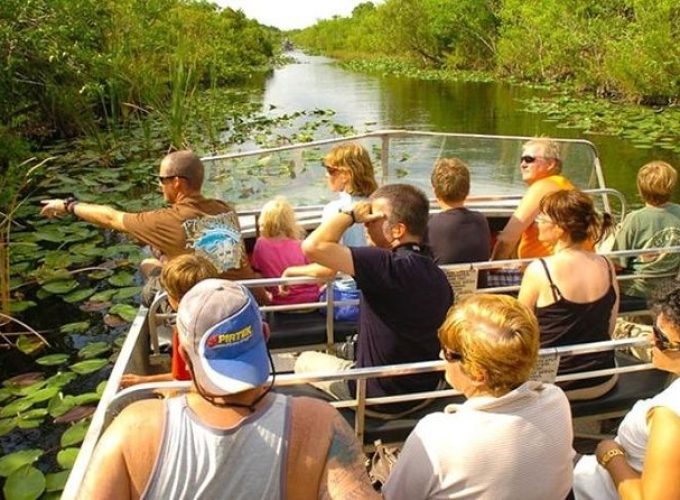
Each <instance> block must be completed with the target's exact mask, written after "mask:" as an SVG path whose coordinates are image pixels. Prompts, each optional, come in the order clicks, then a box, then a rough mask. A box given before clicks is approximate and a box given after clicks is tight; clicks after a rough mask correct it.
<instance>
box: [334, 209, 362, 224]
mask: <svg viewBox="0 0 680 500" xmlns="http://www.w3.org/2000/svg"><path fill="white" fill-rule="evenodd" d="M338 213H340V214H345V215H349V216H350V217H351V218H352V224H356V222H357V219H356V217H354V209H353V208H351V207H350V208H340V209H338Z"/></svg>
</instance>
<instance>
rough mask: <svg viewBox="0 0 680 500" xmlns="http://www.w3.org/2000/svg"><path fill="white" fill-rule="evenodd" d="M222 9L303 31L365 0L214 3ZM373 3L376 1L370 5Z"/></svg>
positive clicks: (220, 0) (234, 0) (218, 0)
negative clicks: (230, 9) (320, 20)
mask: <svg viewBox="0 0 680 500" xmlns="http://www.w3.org/2000/svg"><path fill="white" fill-rule="evenodd" d="M214 1H215V2H216V3H217V4H218V5H220V6H222V7H231V8H232V9H236V10H238V9H241V10H242V11H243V13H244V14H245V15H246V16H247V17H249V18H251V19H255V20H257V21H259V22H260V23H262V24H266V25H268V26H276V27H277V28H280V29H282V30H290V29H295V28H306V27H307V26H311V25H312V24H314V23H316V22H317V21H318V20H319V19H329V18H331V17H333V16H335V15H340V16H343V17H344V16H349V15H350V14H351V13H352V9H354V7H356V6H357V5H359V4H360V3H362V2H365V1H366V0H214ZM374 3H377V2H374Z"/></svg>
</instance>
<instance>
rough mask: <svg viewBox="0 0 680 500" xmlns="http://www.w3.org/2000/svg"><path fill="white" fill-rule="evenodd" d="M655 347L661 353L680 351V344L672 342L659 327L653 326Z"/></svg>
mask: <svg viewBox="0 0 680 500" xmlns="http://www.w3.org/2000/svg"><path fill="white" fill-rule="evenodd" d="M652 332H653V334H654V347H656V348H657V349H658V350H660V351H680V342H673V341H671V340H670V339H669V338H668V336H667V335H666V334H665V333H664V331H663V330H662V329H661V328H659V327H658V326H657V325H653V326H652Z"/></svg>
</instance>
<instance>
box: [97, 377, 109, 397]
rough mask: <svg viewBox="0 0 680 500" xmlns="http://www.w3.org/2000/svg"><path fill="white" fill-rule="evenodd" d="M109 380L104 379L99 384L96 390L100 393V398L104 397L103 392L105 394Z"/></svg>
mask: <svg viewBox="0 0 680 500" xmlns="http://www.w3.org/2000/svg"><path fill="white" fill-rule="evenodd" d="M107 382H108V381H107V380H102V381H101V382H99V384H97V388H96V389H95V392H96V393H97V394H98V395H99V397H100V398H101V397H102V394H104V391H105V390H106V383H107Z"/></svg>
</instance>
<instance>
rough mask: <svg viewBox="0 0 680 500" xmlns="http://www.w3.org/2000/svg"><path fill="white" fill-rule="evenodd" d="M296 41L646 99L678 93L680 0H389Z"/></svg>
mask: <svg viewBox="0 0 680 500" xmlns="http://www.w3.org/2000/svg"><path fill="white" fill-rule="evenodd" d="M293 38H294V41H295V42H296V43H298V44H299V45H302V46H303V47H306V48H308V49H311V50H314V51H318V52H323V53H327V54H332V55H335V56H340V57H357V56H358V57H367V56H370V57H375V56H376V55H377V56H391V57H395V56H396V57H399V58H402V59H404V60H410V61H414V62H417V63H419V64H421V65H422V66H427V67H433V68H443V69H466V70H470V69H472V70H480V69H482V70H486V71H490V72H493V73H496V74H499V75H504V76H512V77H515V78H517V79H521V80H526V81H534V82H555V81H568V82H571V83H573V84H575V85H576V86H577V88H579V89H582V90H588V91H594V92H596V93H597V94H598V95H606V96H615V97H620V98H625V99H626V100H630V101H635V102H642V103H655V104H656V103H659V104H668V103H673V102H677V101H678V99H679V98H680V43H678V41H679V40H680V4H679V3H678V2H677V0H598V1H595V0H385V1H384V2H382V3H379V4H377V5H374V4H372V3H371V2H366V3H363V4H360V5H359V6H357V7H356V8H355V9H354V11H353V12H352V15H351V16H350V17H347V18H343V17H336V18H334V19H332V20H324V21H320V22H318V23H317V24H315V25H314V26H312V27H310V28H307V29H305V30H303V31H300V32H297V33H295V34H294V35H293Z"/></svg>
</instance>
